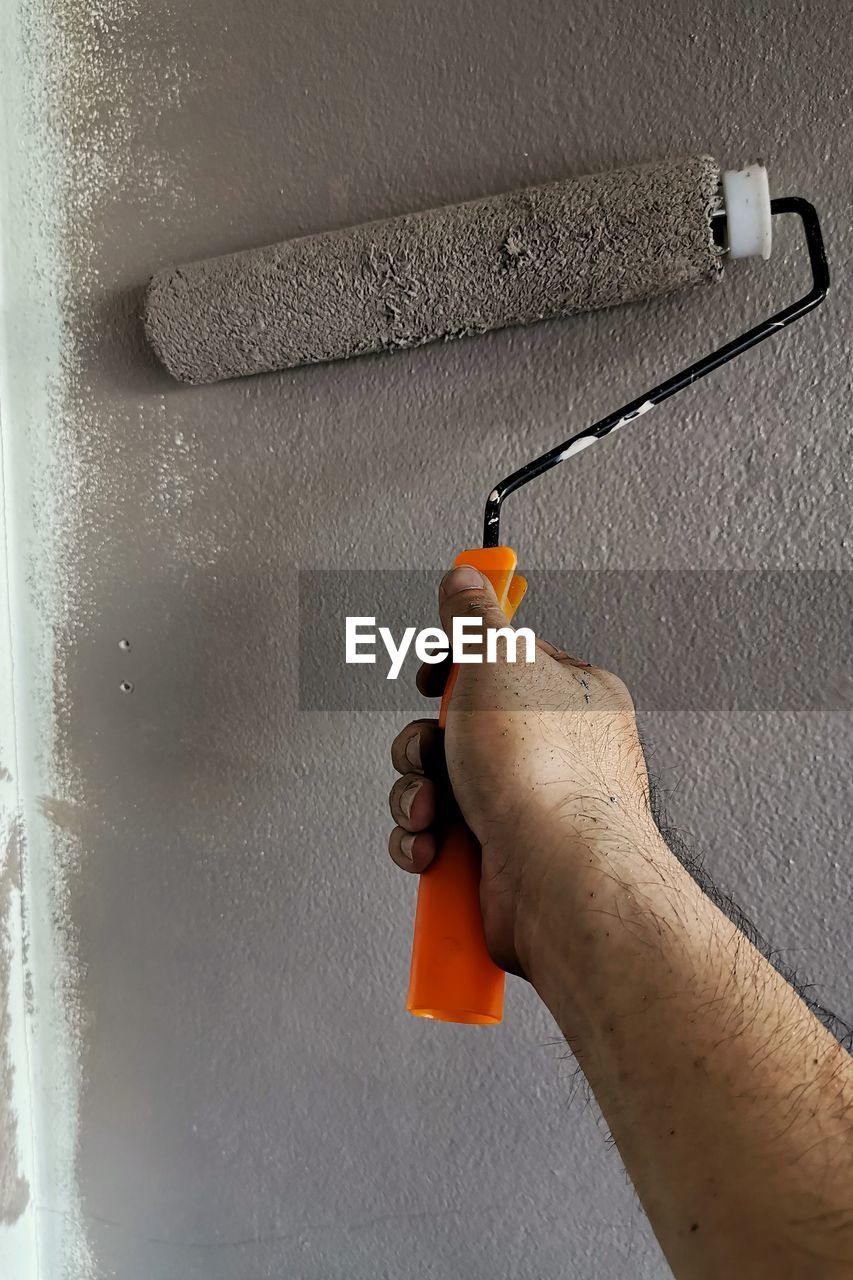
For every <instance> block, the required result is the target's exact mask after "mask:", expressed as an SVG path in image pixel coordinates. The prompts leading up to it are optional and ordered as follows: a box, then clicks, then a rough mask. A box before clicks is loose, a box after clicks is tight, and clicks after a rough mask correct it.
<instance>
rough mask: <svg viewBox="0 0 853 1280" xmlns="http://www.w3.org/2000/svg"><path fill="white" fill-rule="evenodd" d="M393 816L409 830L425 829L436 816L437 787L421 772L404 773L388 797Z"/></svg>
mask: <svg viewBox="0 0 853 1280" xmlns="http://www.w3.org/2000/svg"><path fill="white" fill-rule="evenodd" d="M388 804H389V806H390V809H391V817H392V818H393V819H394V821H395V822H396V823H397V824H398V825H399V826H401V827H405V829H406V830H407V831H423V830H424V829H425V828H426V827H428V826H429V825H430V824H431V823H432V821H433V819H434V818H435V787H434V786H433V784H432V783H431V782H430V780H429V778H423V777H421V775H420V774H419V773H404V774H403V776H402V778H398V779H397V781H396V782H395V783H394V785H393V787H392V788H391V794H390V795H389V797H388Z"/></svg>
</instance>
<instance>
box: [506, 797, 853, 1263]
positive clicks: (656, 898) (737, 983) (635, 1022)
mask: <svg viewBox="0 0 853 1280" xmlns="http://www.w3.org/2000/svg"><path fill="white" fill-rule="evenodd" d="M553 841H554V847H553V850H552V851H551V854H550V856H549V857H548V859H547V864H546V865H547V867H548V870H547V871H545V872H544V874H543V875H542V876H541V877H539V878H538V883H537V887H536V891H535V893H533V894H532V895H531V896H530V898H529V899H528V900H527V903H526V905H525V907H524V909H523V912H522V914H521V916H520V918H519V921H518V930H519V943H520V953H521V954H522V955H523V957H524V964H525V968H526V971H527V973H528V976H529V977H530V979H531V981H532V982H533V984H534V985H535V987H536V989H537V990H538V992H539V994H540V995H541V996H542V998H543V1000H544V1001H545V1002H546V1004H547V1005H548V1006H549V1008H550V1009H551V1011H552V1013H553V1014H554V1017H555V1018H556V1020H557V1022H558V1024H559V1026H560V1027H561V1029H562V1031H563V1033H564V1035H565V1036H566V1039H567V1041H568V1043H569V1045H570V1047H571V1049H572V1050H573V1052H574V1053H575V1055H576V1057H577V1060H578V1062H579V1064H580V1066H581V1068H582V1069H583V1071H584V1074H585V1075H586V1077H587V1080H588V1081H589V1084H590V1086H591V1087H592V1090H593V1092H594V1093H595V1096H596V1099H597V1100H598V1103H599V1105H600V1107H601V1109H602V1112H603V1114H604V1116H605V1119H606V1120H607V1123H608V1125H609V1127H610V1130H611V1132H612V1134H613V1137H614V1139H615V1141H616V1144H617V1146H618V1148H619V1151H620V1154H621V1156H622V1158H623V1160H624V1162H625V1165H626V1168H627V1169H628V1172H629V1174H630V1175H631V1179H632V1181H633V1183H634V1186H635V1188H636V1190H637V1193H638V1195H639V1197H640V1200H641V1202H642V1204H643V1207H644V1209H645V1211H646V1213H647V1214H648V1216H649V1219H650V1221H651V1223H652V1226H653V1228H654V1230H655V1233H656V1235H657V1236H658V1239H659V1241H660V1243H661V1245H662V1247H663V1249H664V1252H665V1253H666V1256H667V1258H668V1260H669V1262H670V1265H671V1266H672V1268H673V1271H674V1272H675V1274H676V1275H677V1276H678V1277H680V1278H681V1277H684V1278H685V1280H694V1278H695V1280H699V1278H700V1277H701V1278H702V1280H705V1278H706V1277H707V1278H710V1277H715V1278H716V1277H721V1276H738V1277H741V1278H743V1280H753V1278H755V1280H758V1278H759V1277H761V1278H762V1280H763V1277H765V1276H766V1277H768V1280H769V1278H770V1277H773V1278H774V1280H776V1278H777V1277H779V1276H785V1277H791V1280H794V1278H795V1277H804V1278H805V1277H809V1280H817V1278H818V1277H836V1276H838V1277H841V1276H853V1061H851V1059H850V1057H849V1056H848V1055H847V1054H846V1053H845V1051H844V1050H843V1049H842V1048H841V1046H840V1045H839V1044H838V1043H837V1041H836V1040H835V1039H834V1038H833V1036H832V1035H830V1033H829V1031H828V1030H827V1029H826V1028H825V1027H823V1026H822V1025H821V1024H820V1023H819V1022H818V1021H817V1019H816V1018H815V1017H814V1016H813V1014H812V1013H811V1012H810V1010H809V1009H808V1008H807V1007H806V1006H805V1004H804V1003H803V1001H802V1000H801V999H800V997H799V996H798V995H797V994H796V992H795V991H794V990H793V989H792V987H791V986H790V985H789V984H788V983H787V982H786V981H785V980H784V979H783V978H782V976H781V975H780V974H779V973H778V972H777V971H776V970H775V969H774V968H773V966H772V965H771V964H770V963H768V961H767V960H766V959H765V958H764V957H763V956H762V955H761V954H760V953H759V952H758V951H757V950H756V949H755V947H754V946H753V945H752V943H751V942H750V941H749V940H748V939H747V938H746V937H745V936H744V935H743V934H742V933H741V932H740V930H739V929H738V928H737V926H736V925H735V924H733V923H732V922H731V921H730V920H729V919H727V917H726V916H725V915H723V914H722V912H721V911H720V910H718V908H717V907H716V906H715V905H714V904H713V903H712V902H711V901H710V899H709V898H708V897H707V896H706V895H705V894H704V893H703V892H702V891H701V889H700V888H699V887H698V886H697V884H696V883H695V882H694V880H693V879H692V878H691V876H690V875H689V874H688V872H687V871H686V870H685V868H684V867H682V866H681V864H680V863H679V862H678V861H677V859H676V858H674V857H673V855H672V854H671V852H670V850H669V849H668V847H667V846H666V844H665V843H664V841H663V839H662V838H661V836H660V835H659V833H658V831H657V829H656V828H655V827H654V826H653V824H652V823H651V822H650V823H648V824H641V825H636V824H629V825H627V826H625V827H624V828H622V829H620V828H619V826H618V825H614V818H613V814H612V812H603V811H602V806H601V802H600V801H598V800H596V799H591V800H590V801H589V803H588V805H586V806H584V805H581V806H579V805H578V803H577V798H576V797H573V798H572V800H571V803H570V805H569V811H568V812H564V813H562V814H560V815H559V816H558V818H556V819H555V820H554V822H553Z"/></svg>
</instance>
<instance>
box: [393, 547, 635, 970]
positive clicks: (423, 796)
mask: <svg viewBox="0 0 853 1280" xmlns="http://www.w3.org/2000/svg"><path fill="white" fill-rule="evenodd" d="M439 612H440V614H441V623H442V627H443V628H444V630H445V631H446V632H447V633H448V634H449V633H450V632H451V630H452V626H453V619H454V617H458V616H465V617H480V618H481V619H482V621H483V627H484V628H486V627H495V628H499V627H505V626H506V621H505V619H504V616H503V613H502V611H501V608H500V605H499V604H498V601H497V598H496V596H495V594H494V591H493V589H492V587H491V585H490V584H489V582H488V580H487V579H485V578H484V577H483V575H482V574H480V573H479V571H478V570H476V569H473V568H471V567H468V566H463V567H461V568H458V569H454V570H451V571H450V573H448V574H447V575H446V576H445V578H444V580H443V581H442V584H441V588H440V591H439ZM520 652H521V650H519V653H520ZM447 675H448V668H447V666H446V665H444V666H439V667H437V666H424V667H422V668H421V670H420V672H419V674H418V687H419V688H420V690H421V692H423V693H427V694H438V693H440V692H441V689H442V687H443V685H444V682H445V680H446V679H447ZM391 758H392V763H393V765H394V768H395V769H396V770H397V771H398V772H399V773H400V774H401V777H400V778H399V779H398V780H397V782H396V783H395V784H394V786H393V787H392V789H391V795H390V806H391V814H392V816H393V818H394V820H395V822H396V823H397V824H398V825H397V826H395V828H394V830H393V831H392V832H391V837H390V840H389V850H390V853H391V857H392V858H393V859H394V861H395V862H396V863H397V865H398V866H400V867H402V868H403V869H404V870H406V871H413V872H421V871H424V870H425V869H426V868H427V867H428V866H429V864H430V862H431V861H432V859H433V857H434V856H435V854H436V849H437V829H438V828H439V827H440V824H441V821H442V816H443V814H444V813H446V811H447V809H448V807H449V805H450V803H451V796H450V793H451V792H452V799H454V800H455V802H456V804H457V805H458V807H459V809H460V811H461V813H462V816H463V817H464V819H465V821H466V823H467V824H468V826H469V827H470V829H471V831H472V832H473V833H474V835H475V836H476V838H477V840H478V841H479V843H480V846H481V849H482V857H483V862H482V877H481V884H480V906H481V910H482V913H483V924H484V929H485V936H486V942H487V945H488V947H489V951H490V953H491V955H492V958H493V959H494V960H495V962H496V963H497V964H499V965H501V966H502V967H503V968H505V969H507V970H508V971H509V972H511V973H519V974H523V975H529V960H528V957H529V949H530V943H531V939H532V936H533V933H534V932H535V928H536V919H537V913H538V904H541V902H542V901H543V900H544V898H545V897H546V896H547V895H548V894H549V886H552V887H553V885H554V883H555V877H556V879H559V884H560V892H561V893H564V892H565V883H566V872H567V863H569V864H572V865H574V866H575V868H576V871H577V875H576V877H574V878H573V877H572V876H571V875H570V876H569V882H570V883H574V884H575V886H576V889H577V892H578V893H580V892H582V891H585V890H582V888H581V885H582V883H583V884H585V877H584V875H583V870H584V868H585V866H586V865H587V864H588V863H589V862H590V861H595V862H596V863H597V864H598V863H600V860H601V858H602V856H604V854H605V853H606V850H607V848H608V845H609V844H610V843H611V842H612V841H614V840H617V839H618V841H619V842H620V844H622V843H624V842H625V840H629V841H631V842H634V843H637V844H638V845H639V844H641V843H642V842H643V838H644V837H647V836H648V834H649V831H650V830H651V829H652V827H653V823H652V819H651V815H650V811H649V785H648V775H647V773H646V765H645V760H644V758H643V752H642V748H641V746H640V741H639V738H638V735H637V727H636V721H635V717H634V708H633V704H632V701H631V697H630V695H629V693H628V691H627V689H626V688H625V686H624V685H623V684H622V682H621V680H619V679H618V678H617V677H616V676H614V675H611V674H610V673H609V672H607V671H602V670H600V669H598V668H595V667H592V666H590V665H589V664H587V663H584V662H581V661H580V660H579V659H577V658H573V657H570V656H569V655H568V654H566V653H564V652H563V651H562V650H560V649H556V648H554V646H553V645H550V644H549V643H548V642H547V641H544V640H537V642H536V654H535V661H534V662H533V663H530V664H527V663H525V662H523V661H518V662H514V663H510V662H508V661H506V658H505V656H502V651H501V649H500V648H499V650H498V661H497V662H494V663H486V662H483V663H481V664H471V665H462V666H460V667H459V671H458V676H457V679H456V684H455V686H454V690H453V696H452V698H451V701H450V707H449V710H448V714H447V724H446V728H445V731H444V733H442V731H441V730H440V729H439V727H438V722H437V721H436V720H416V721H414V722H413V723H411V724H408V725H407V726H406V727H405V729H403V730H402V732H401V733H400V734H398V735H397V737H396V738H395V739H394V742H393V744H392V748H391ZM439 843H440V837H439Z"/></svg>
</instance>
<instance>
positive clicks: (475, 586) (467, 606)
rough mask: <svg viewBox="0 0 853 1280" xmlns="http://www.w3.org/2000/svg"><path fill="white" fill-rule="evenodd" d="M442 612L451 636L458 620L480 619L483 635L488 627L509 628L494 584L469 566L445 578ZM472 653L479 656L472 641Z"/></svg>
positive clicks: (439, 608) (460, 566)
mask: <svg viewBox="0 0 853 1280" xmlns="http://www.w3.org/2000/svg"><path fill="white" fill-rule="evenodd" d="M438 610H439V613H440V614H441V625H442V627H443V628H444V630H445V631H446V632H447V634H448V635H450V634H451V633H452V631H453V619H454V618H480V619H482V631H483V632H485V630H486V628H488V627H494V628H495V629H497V628H499V627H505V626H506V625H507V622H506V618H505V617H504V612H503V610H502V609H501V607H500V605H499V604H498V598H497V596H496V595H495V591H494V588H493V586H492V584H491V583H490V582H489V580H488V578H487V577H485V575H484V574H482V573H480V570H479V569H475V568H473V566H472V565H468V564H463V565H459V566H458V567H457V568H455V569H451V570H450V572H449V573H446V574H445V575H444V577H443V578H442V581H441V587H440V588H439V592H438ZM468 650H469V652H470V653H476V651H477V649H476V645H475V644H474V643H473V640H472V641H470V642H469V645H468Z"/></svg>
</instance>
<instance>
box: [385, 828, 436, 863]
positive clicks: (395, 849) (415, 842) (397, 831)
mask: <svg viewBox="0 0 853 1280" xmlns="http://www.w3.org/2000/svg"><path fill="white" fill-rule="evenodd" d="M388 852H389V853H390V855H391V857H392V859H393V860H394V862H396V864H397V866H398V867H402V869H403V870H404V871H414V872H417V873H420V872H421V871H426V869H427V867H428V866H429V864H430V863H431V862H432V860H433V858H434V857H435V836H434V835H433V834H432V832H431V831H421V832H420V833H419V834H417V835H413V834H412V833H411V832H410V831H404V830H403V828H402V827H395V828H394V830H393V831H392V832H391V835H390V836H389V837H388Z"/></svg>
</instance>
